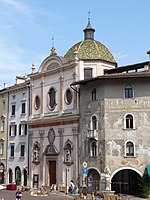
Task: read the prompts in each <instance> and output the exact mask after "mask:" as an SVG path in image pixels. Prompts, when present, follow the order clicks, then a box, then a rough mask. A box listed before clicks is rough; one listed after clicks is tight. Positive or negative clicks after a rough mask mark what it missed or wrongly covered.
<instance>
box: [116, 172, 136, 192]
mask: <svg viewBox="0 0 150 200" xmlns="http://www.w3.org/2000/svg"><path fill="white" fill-rule="evenodd" d="M139 179H140V175H139V174H138V173H137V172H135V171H134V170H131V169H124V170H120V171H119V172H117V173H116V174H115V175H114V176H113V178H112V190H113V191H115V193H122V194H123V193H124V194H138V193H139V190H138V183H139Z"/></svg>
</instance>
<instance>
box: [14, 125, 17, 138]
mask: <svg viewBox="0 0 150 200" xmlns="http://www.w3.org/2000/svg"><path fill="white" fill-rule="evenodd" d="M14 135H15V136H16V135H17V125H15V134H14Z"/></svg>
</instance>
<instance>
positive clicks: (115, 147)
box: [107, 140, 122, 156]
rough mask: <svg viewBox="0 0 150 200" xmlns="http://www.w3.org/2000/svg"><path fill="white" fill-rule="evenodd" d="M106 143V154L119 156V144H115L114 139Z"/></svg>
mask: <svg viewBox="0 0 150 200" xmlns="http://www.w3.org/2000/svg"><path fill="white" fill-rule="evenodd" d="M107 145H108V154H109V155H110V156H121V149H122V148H121V146H120V145H119V144H116V142H115V141H114V140H111V141H109V142H107Z"/></svg>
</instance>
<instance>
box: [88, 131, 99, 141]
mask: <svg viewBox="0 0 150 200" xmlns="http://www.w3.org/2000/svg"><path fill="white" fill-rule="evenodd" d="M87 137H88V138H89V139H95V140H98V130H96V129H95V130H88V132H87Z"/></svg>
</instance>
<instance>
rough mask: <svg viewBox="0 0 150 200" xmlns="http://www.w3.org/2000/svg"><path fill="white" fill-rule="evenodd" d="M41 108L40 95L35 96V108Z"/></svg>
mask: <svg viewBox="0 0 150 200" xmlns="http://www.w3.org/2000/svg"><path fill="white" fill-rule="evenodd" d="M39 108H40V97H39V96H36V97H35V109H36V110H38V109H39Z"/></svg>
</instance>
